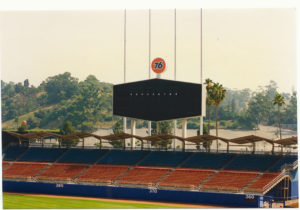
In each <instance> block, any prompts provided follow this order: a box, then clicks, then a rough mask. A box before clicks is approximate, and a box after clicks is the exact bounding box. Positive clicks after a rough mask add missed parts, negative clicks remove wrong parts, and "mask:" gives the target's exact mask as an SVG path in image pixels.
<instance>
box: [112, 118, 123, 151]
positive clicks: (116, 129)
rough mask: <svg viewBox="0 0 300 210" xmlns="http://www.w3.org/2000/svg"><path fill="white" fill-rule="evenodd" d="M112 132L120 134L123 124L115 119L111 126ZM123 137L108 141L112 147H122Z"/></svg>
mask: <svg viewBox="0 0 300 210" xmlns="http://www.w3.org/2000/svg"><path fill="white" fill-rule="evenodd" d="M113 132H114V134H120V133H123V124H122V123H121V122H120V121H117V122H116V123H115V125H114V127H113ZM124 141H125V140H124V139H120V140H114V141H110V142H109V143H110V144H111V145H112V146H113V147H114V148H122V147H124Z"/></svg>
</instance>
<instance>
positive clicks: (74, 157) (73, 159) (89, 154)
mask: <svg viewBox="0 0 300 210" xmlns="http://www.w3.org/2000/svg"><path fill="white" fill-rule="evenodd" d="M105 152H107V150H99V149H70V150H68V151H67V152H66V153H64V154H63V155H62V157H61V158H59V160H58V162H59V163H94V162H96V161H97V160H98V159H99V158H100V157H101V156H102V155H104V153H105Z"/></svg>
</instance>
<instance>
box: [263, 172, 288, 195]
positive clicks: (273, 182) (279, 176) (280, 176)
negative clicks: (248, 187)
mask: <svg viewBox="0 0 300 210" xmlns="http://www.w3.org/2000/svg"><path fill="white" fill-rule="evenodd" d="M285 175H286V173H285V172H281V173H280V174H279V175H278V176H277V177H276V178H275V179H273V180H272V181H271V182H269V183H268V184H267V185H266V186H264V187H263V188H262V191H263V192H265V191H266V190H267V189H268V188H269V187H271V186H272V185H273V184H275V183H276V182H277V181H278V180H279V179H281V178H282V177H284V176H285Z"/></svg>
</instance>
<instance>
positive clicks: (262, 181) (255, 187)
mask: <svg viewBox="0 0 300 210" xmlns="http://www.w3.org/2000/svg"><path fill="white" fill-rule="evenodd" d="M279 175H280V173H264V174H263V175H261V176H260V177H258V179H257V180H255V181H254V182H253V183H251V184H250V185H249V186H248V187H247V188H246V189H245V191H253V192H263V191H264V187H265V186H267V185H268V184H269V183H270V182H272V181H273V180H274V179H276V178H277V177H279Z"/></svg>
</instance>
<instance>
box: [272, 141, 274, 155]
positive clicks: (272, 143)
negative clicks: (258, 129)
mask: <svg viewBox="0 0 300 210" xmlns="http://www.w3.org/2000/svg"><path fill="white" fill-rule="evenodd" d="M273 154H274V143H272V155H273Z"/></svg>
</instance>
